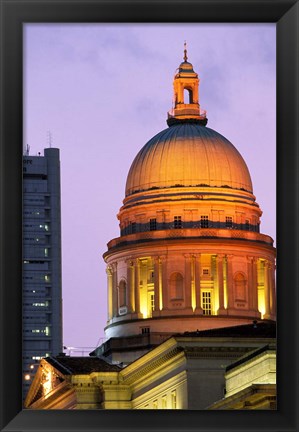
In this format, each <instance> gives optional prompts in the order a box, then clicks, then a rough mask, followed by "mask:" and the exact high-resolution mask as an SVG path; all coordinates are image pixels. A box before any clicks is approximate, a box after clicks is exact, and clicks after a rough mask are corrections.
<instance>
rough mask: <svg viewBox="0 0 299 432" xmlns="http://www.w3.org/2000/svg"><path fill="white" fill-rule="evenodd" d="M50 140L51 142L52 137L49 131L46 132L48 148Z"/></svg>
mask: <svg viewBox="0 0 299 432" xmlns="http://www.w3.org/2000/svg"><path fill="white" fill-rule="evenodd" d="M52 140H53V136H52V132H51V131H50V130H48V131H47V141H48V147H50V148H51V147H52Z"/></svg>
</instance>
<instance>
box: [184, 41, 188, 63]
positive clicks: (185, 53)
mask: <svg viewBox="0 0 299 432" xmlns="http://www.w3.org/2000/svg"><path fill="white" fill-rule="evenodd" d="M187 60H188V57H187V42H186V41H185V42H184V61H185V62H186V61H187Z"/></svg>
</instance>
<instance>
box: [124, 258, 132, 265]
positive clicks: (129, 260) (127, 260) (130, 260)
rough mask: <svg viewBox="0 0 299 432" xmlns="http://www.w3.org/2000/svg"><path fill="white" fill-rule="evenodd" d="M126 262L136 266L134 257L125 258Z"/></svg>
mask: <svg viewBox="0 0 299 432" xmlns="http://www.w3.org/2000/svg"><path fill="white" fill-rule="evenodd" d="M125 263H126V264H127V265H128V266H130V267H133V266H134V259H133V258H132V257H129V258H126V259H125Z"/></svg>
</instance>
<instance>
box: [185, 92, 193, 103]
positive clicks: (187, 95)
mask: <svg viewBox="0 0 299 432" xmlns="http://www.w3.org/2000/svg"><path fill="white" fill-rule="evenodd" d="M192 103H193V93H192V90H190V89H188V88H184V104H192Z"/></svg>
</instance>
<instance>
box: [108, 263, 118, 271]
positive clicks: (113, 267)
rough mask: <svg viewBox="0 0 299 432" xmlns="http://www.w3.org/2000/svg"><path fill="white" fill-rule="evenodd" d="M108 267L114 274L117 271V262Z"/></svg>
mask: <svg viewBox="0 0 299 432" xmlns="http://www.w3.org/2000/svg"><path fill="white" fill-rule="evenodd" d="M109 266H110V267H111V269H112V271H113V272H115V271H116V270H117V261H115V262H113V263H111V264H109Z"/></svg>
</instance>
